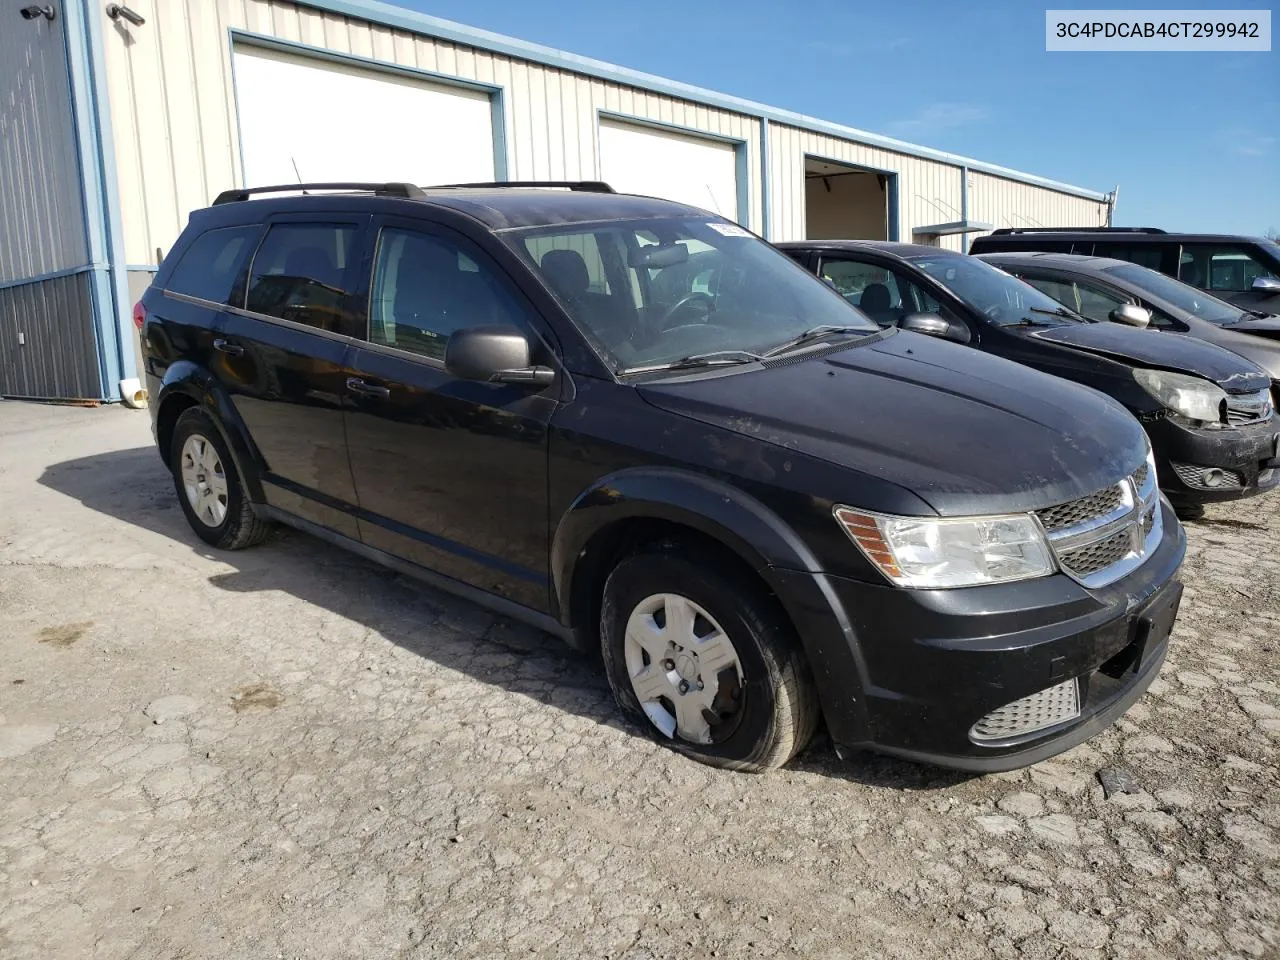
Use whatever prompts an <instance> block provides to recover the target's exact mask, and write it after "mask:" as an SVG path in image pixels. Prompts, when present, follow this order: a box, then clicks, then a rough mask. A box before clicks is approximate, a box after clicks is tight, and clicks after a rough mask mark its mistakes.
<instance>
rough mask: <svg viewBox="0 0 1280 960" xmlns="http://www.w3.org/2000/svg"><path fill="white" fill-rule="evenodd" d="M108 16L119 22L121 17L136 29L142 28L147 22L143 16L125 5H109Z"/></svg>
mask: <svg viewBox="0 0 1280 960" xmlns="http://www.w3.org/2000/svg"><path fill="white" fill-rule="evenodd" d="M107 16H108V17H110V18H111V19H112V20H119V19H120V18H121V17H124V18H125V19H126V20H128V21H129V22H130V23H132V24H133V25H134V26H135V27H140V26H142V25H143V24H144V23H146V22H147V21H146V19H145V18H144V17H143V16H142V14H140V13H138V12H136V11H134V10H130V9H129V8H128V7H126V6H125V5H124V4H123V3H108V4H107Z"/></svg>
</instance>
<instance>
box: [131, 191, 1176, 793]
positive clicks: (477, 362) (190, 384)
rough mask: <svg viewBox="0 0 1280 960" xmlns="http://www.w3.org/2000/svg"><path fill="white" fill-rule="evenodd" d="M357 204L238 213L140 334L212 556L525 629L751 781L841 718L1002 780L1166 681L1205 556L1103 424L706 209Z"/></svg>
mask: <svg viewBox="0 0 1280 960" xmlns="http://www.w3.org/2000/svg"><path fill="white" fill-rule="evenodd" d="M340 186H341V187H342V188H344V189H345V191H346V192H333V188H334V187H335V185H328V188H329V189H326V186H325V185H309V186H308V187H307V189H308V191H309V195H306V196H272V195H271V194H273V193H274V194H280V193H281V192H283V191H285V190H292V191H297V190H298V189H300V188H299V187H297V186H293V187H288V188H262V189H259V190H240V191H231V192H229V193H227V194H224V195H222V196H221V197H219V199H218V201H217V202H215V204H214V205H213V206H212V207H210V208H209V209H205V210H199V211H197V212H195V213H194V214H192V216H191V220H190V223H189V225H188V227H187V229H186V230H185V231H184V232H183V234H182V237H181V238H180V239H179V240H178V242H177V244H176V245H175V246H174V248H173V250H172V252H171V253H170V255H169V256H168V257H167V258H166V259H165V262H164V264H163V266H162V267H161V268H160V271H159V273H158V274H157V275H156V278H155V281H154V283H153V284H152V286H151V287H150V288H149V289H148V290H147V292H146V294H145V295H144V296H143V298H142V301H141V302H140V303H139V305H138V307H137V315H136V319H137V320H138V322H139V324H140V326H141V329H142V336H143V343H144V353H145V359H146V370H147V377H148V385H149V387H150V389H151V395H152V397H153V398H155V399H154V400H153V403H152V407H151V409H152V412H153V417H154V429H155V436H156V442H157V444H158V446H159V449H160V454H161V456H162V457H163V458H164V460H165V462H166V463H167V464H168V465H169V467H170V469H171V470H172V473H173V477H174V483H175V488H176V491H177V495H178V499H179V501H180V503H181V505H182V509H183V510H184V511H185V513H186V515H187V518H188V520H189V522H190V524H191V526H192V528H193V529H194V530H195V532H196V533H197V534H198V535H199V536H200V537H201V538H202V539H203V540H205V541H207V542H208V543H211V544H214V545H216V546H219V547H223V548H229V549H234V548H239V547H244V546H248V545H250V544H252V543H254V542H256V541H258V540H260V539H261V538H262V537H263V535H264V534H265V531H266V528H267V524H268V523H269V522H271V521H280V522H283V523H287V524H290V525H292V526H294V527H297V528H299V529H301V530H303V531H306V532H309V533H312V534H315V535H316V536H319V537H322V538H324V539H327V540H330V541H332V542H334V543H337V544H340V545H341V546H343V547H346V548H348V549H350V550H353V551H355V552H357V553H360V554H362V555H363V556H365V557H368V558H370V559H372V560H375V561H377V562H379V563H383V564H386V565H388V566H390V567H392V568H394V569H397V570H401V571H405V572H407V573H410V574H412V575H414V576H418V577H421V578H423V579H424V580H426V581H428V582H430V583H434V584H437V585H439V586H441V587H443V588H445V589H448V590H452V591H455V592H457V593H459V594H461V595H463V596H466V597H469V598H472V599H474V600H476V601H478V602H480V603H484V604H487V605H489V606H490V607H492V608H494V609H496V610H499V611H502V612H505V613H507V614H509V615H512V616H515V617H519V618H522V619H524V620H525V621H527V622H529V623H532V624H535V625H537V626H538V627H541V628H543V629H546V630H548V631H551V632H553V633H556V634H559V635H560V636H562V637H564V638H565V639H566V640H568V641H569V642H570V643H571V644H573V645H574V646H576V647H577V648H579V649H581V650H585V651H594V652H598V653H599V654H601V655H602V657H603V661H604V669H605V671H606V673H607V676H608V679H609V683H610V685H611V687H612V689H613V692H614V694H615V696H616V698H617V700H618V702H619V704H620V705H621V707H622V709H623V710H624V712H625V713H626V714H627V715H628V716H630V717H632V718H633V719H635V721H636V722H638V723H640V724H641V725H643V726H644V727H645V728H646V729H647V730H648V731H649V732H650V733H651V734H653V735H655V736H657V737H658V738H659V739H660V740H662V741H664V742H666V743H669V744H671V745H672V746H674V747H675V748H677V749H679V750H682V751H684V752H685V753H687V754H689V755H691V756H693V757H696V758H697V759H699V760H702V761H704V762H708V763H713V764H718V765H721V766H725V767H730V768H733V769H741V770H763V769H766V768H769V767H772V766H776V765H778V764H781V763H784V762H786V761H787V759H788V758H790V757H791V756H792V755H794V754H795V753H796V752H797V751H798V750H800V749H801V748H803V747H804V745H805V744H806V742H807V741H808V740H809V739H810V737H811V735H812V734H813V732H814V730H815V728H816V726H817V724H818V723H819V721H820V720H825V722H826V726H827V728H828V730H829V731H830V734H831V738H832V740H833V741H834V743H835V744H836V745H837V749H838V751H839V752H840V753H841V755H842V756H843V755H846V754H847V752H848V751H849V750H851V749H855V748H872V749H878V750H884V751H889V752H892V753H896V754H900V755H904V756H907V757H912V758H916V759H920V760H924V761H930V762H934V763H938V764H944V765H950V766H955V767H962V768H968V769H977V770H999V769H1007V768H1012V767H1016V766H1020V765H1023V764H1027V763H1031V762H1034V761H1036V760H1039V759H1041V758H1043V757H1047V756H1050V755H1052V754H1055V753H1057V752H1059V751H1061V750H1064V749H1066V748H1067V747H1069V746H1071V745H1073V744H1075V743H1079V742H1080V741H1082V740H1084V739H1086V738H1087V737H1089V736H1091V735H1092V734H1094V733H1096V732H1097V731H1099V730H1101V729H1102V728H1104V727H1105V726H1106V725H1108V724H1110V723H1111V722H1112V721H1113V720H1115V719H1116V718H1117V717H1118V716H1120V715H1121V714H1122V713H1123V712H1124V711H1125V710H1126V709H1127V708H1128V706H1129V704H1131V703H1132V702H1133V701H1134V700H1135V699H1136V698H1137V697H1138V696H1139V695H1140V694H1141V693H1142V691H1143V690H1144V689H1145V688H1146V687H1147V685H1148V684H1149V683H1150V682H1151V680H1152V679H1153V678H1154V677H1155V675H1156V673H1157V671H1158V670H1159V669H1160V664H1161V662H1162V661H1163V659H1164V656H1165V651H1166V649H1167V641H1168V637H1169V633H1170V629H1171V627H1172V625H1173V622H1174V619H1175V616H1176V614H1177V610H1178V603H1179V598H1180V596H1181V589H1182V588H1181V585H1180V584H1179V582H1178V580H1177V573H1178V569H1179V566H1180V564H1181V562H1182V559H1183V555H1184V552H1185V548H1186V541H1185V538H1184V535H1183V532H1182V528H1181V526H1180V525H1179V523H1178V521H1177V520H1176V519H1175V517H1174V515H1173V513H1172V510H1171V508H1170V507H1169V505H1168V503H1167V501H1165V500H1164V499H1163V498H1162V497H1161V495H1160V493H1159V491H1158V489H1157V487H1156V483H1155V468H1154V464H1153V461H1152V458H1151V451H1150V447H1149V445H1148V443H1147V439H1146V436H1145V435H1144V433H1143V431H1142V428H1141V426H1140V425H1139V424H1138V423H1137V422H1136V421H1135V420H1134V419H1133V418H1132V417H1131V416H1130V415H1129V414H1128V413H1127V412H1126V411H1125V410H1124V409H1123V408H1122V407H1121V406H1120V405H1119V404H1117V403H1115V402H1114V401H1112V400H1110V399H1108V398H1107V397H1105V396H1103V395H1102V394H1100V393H1097V392H1095V391H1091V390H1086V389H1083V388H1081V387H1078V386H1076V385H1074V384H1071V383H1068V382H1066V381H1065V380H1061V379H1058V378H1056V377H1049V376H1045V375H1043V374H1041V373H1038V372H1036V371H1034V370H1031V369H1029V368H1028V367H1025V366H1020V365H1017V364H1013V363H1009V362H1007V361H1004V360H1001V359H999V358H996V357H991V356H986V355H983V354H982V353H980V352H978V351H975V350H966V349H963V348H960V347H957V346H956V345H954V344H951V343H946V342H944V341H940V340H936V339H931V338H928V337H922V336H918V335H916V334H912V333H907V332H901V331H898V330H895V329H889V330H884V329H881V328H880V327H879V326H877V325H876V324H875V323H873V322H871V321H870V320H869V319H867V318H866V317H865V316H864V315H863V314H862V313H860V312H859V311H858V310H857V309H855V308H853V307H851V306H850V305H849V304H847V303H846V302H845V301H844V300H842V299H841V298H840V297H839V296H837V295H835V294H834V293H833V292H832V291H831V290H830V289H829V288H827V287H826V286H825V285H824V284H822V283H819V282H818V281H817V280H816V279H814V278H813V277H812V276H808V275H806V274H805V272H804V271H803V270H801V269H799V268H798V267H797V266H795V264H793V263H791V262H790V261H789V260H788V259H787V258H786V257H784V256H782V255H781V254H779V253H778V252H777V251H776V250H774V249H772V248H771V247H770V246H769V245H768V244H766V243H765V242H764V241H762V240H760V239H759V238H758V237H756V236H754V235H753V234H751V233H749V232H748V231H746V230H744V229H743V228H741V227H739V226H738V225H736V224H734V223H730V222H728V221H726V220H723V219H721V218H720V217H717V216H715V215H713V214H710V213H707V212H705V211H702V210H698V209H695V208H692V207H687V206H683V205H680V204H676V203H670V202H666V201H662V200H654V199H649V198H643V197H635V196H626V195H619V194H615V193H613V192H612V191H611V190H609V188H608V187H607V186H605V185H603V184H598V183H583V184H557V185H554V186H557V187H559V188H560V189H550V188H549V187H550V186H552V185H548V184H541V185H529V184H522V185H503V184H489V185H472V186H468V187H441V188H430V189H426V190H422V189H419V188H417V187H413V186H410V185H406V184H383V185H352V184H344V185H340ZM566 188H567V189H566ZM254 197H261V199H254ZM422 707H423V709H430V703H429V701H427V702H424V703H423V705H422Z"/></svg>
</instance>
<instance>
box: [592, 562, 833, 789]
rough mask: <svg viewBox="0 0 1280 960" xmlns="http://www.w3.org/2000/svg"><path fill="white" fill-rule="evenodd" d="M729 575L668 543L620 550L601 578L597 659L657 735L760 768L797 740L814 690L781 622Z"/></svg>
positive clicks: (705, 757) (630, 709)
mask: <svg viewBox="0 0 1280 960" xmlns="http://www.w3.org/2000/svg"><path fill="white" fill-rule="evenodd" d="M735 574H736V571H731V570H726V566H725V564H724V563H723V562H721V558H718V557H715V556H709V555H705V554H703V553H702V552H701V551H693V550H689V549H688V548H682V547H681V545H680V544H677V543H664V544H661V545H657V546H655V547H653V548H651V549H647V550H645V551H643V552H641V553H638V554H635V555H633V556H631V557H629V558H627V559H625V560H623V561H622V562H621V563H619V564H618V566H617V567H615V568H614V570H613V572H612V573H611V574H610V575H609V578H608V580H607V581H606V583H605V588H604V603H603V605H602V610H601V618H600V628H601V639H602V646H603V653H604V663H605V669H606V672H607V674H608V677H609V684H610V686H611V687H612V689H613V694H614V697H615V699H617V701H618V704H619V706H621V707H622V709H623V711H624V712H625V713H626V714H628V715H629V716H630V717H632V718H633V719H634V720H636V721H637V722H638V723H641V724H642V725H644V726H645V728H646V729H648V730H649V731H650V733H652V734H654V735H655V737H656V739H658V740H659V741H660V742H663V743H667V744H668V745H670V746H671V747H673V748H675V749H676V750H679V751H680V752H682V753H685V754H688V755H689V756H691V757H693V758H695V759H697V760H700V761H702V762H704V763H709V764H712V765H714V766H720V767H727V768H730V769H735V770H748V771H752V772H761V771H764V770H768V769H771V768H773V767H777V766H781V765H782V764H784V763H786V762H787V761H788V760H790V759H791V757H793V756H794V755H795V754H796V753H798V752H799V751H800V750H801V749H803V748H804V747H805V745H806V744H807V743H808V742H809V740H810V738H811V737H812V736H813V732H814V730H815V729H816V727H817V722H818V701H817V696H816V693H815V691H814V689H813V679H812V677H811V675H810V673H809V669H808V665H807V664H806V663H805V660H804V657H803V655H802V653H801V652H800V649H799V645H798V643H797V642H796V638H795V636H794V632H793V630H792V629H791V625H790V623H789V622H788V621H787V619H786V617H785V616H783V614H782V613H781V611H780V610H778V609H777V605H776V603H775V602H774V601H773V600H772V598H770V597H768V595H767V594H765V592H764V590H763V589H762V585H761V584H759V583H756V582H752V581H750V580H749V579H748V578H747V577H746V576H738V575H735Z"/></svg>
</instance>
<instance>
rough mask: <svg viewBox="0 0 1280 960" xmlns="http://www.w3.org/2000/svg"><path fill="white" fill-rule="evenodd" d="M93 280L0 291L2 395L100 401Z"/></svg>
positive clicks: (85, 277) (84, 276) (78, 277)
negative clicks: (90, 291)
mask: <svg viewBox="0 0 1280 960" xmlns="http://www.w3.org/2000/svg"><path fill="white" fill-rule="evenodd" d="M90 282H91V274H89V273H78V274H73V275H72V276H68V277H58V278H57V279H54V280H43V281H40V282H39V283H25V284H22V285H21V286H17V287H6V288H4V289H2V290H0V318H3V330H0V396H5V397H37V398H40V399H54V398H57V399H66V398H85V397H88V398H98V397H101V395H102V393H101V391H102V386H101V383H102V382H101V374H100V373H99V369H98V344H97V338H96V335H95V332H94V324H93V311H92V309H91V305H90V301H89V284H90ZM19 334H21V335H22V339H23V340H24V341H25V343H23V344H19V342H18V341H19Z"/></svg>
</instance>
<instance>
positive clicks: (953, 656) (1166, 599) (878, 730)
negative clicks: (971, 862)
mask: <svg viewBox="0 0 1280 960" xmlns="http://www.w3.org/2000/svg"><path fill="white" fill-rule="evenodd" d="M1161 510H1163V511H1164V515H1163V519H1164V527H1165V535H1164V539H1163V541H1162V542H1161V544H1160V545H1159V546H1158V547H1157V548H1156V549H1155V551H1154V552H1153V553H1152V554H1151V555H1150V556H1149V557H1148V558H1147V560H1146V561H1145V562H1144V563H1143V564H1142V565H1141V566H1140V567H1138V568H1137V569H1136V570H1134V571H1133V572H1132V573H1131V574H1129V575H1128V576H1126V577H1124V578H1122V579H1120V580H1118V581H1116V582H1115V583H1112V584H1110V585H1108V586H1106V587H1101V588H1098V589H1093V590H1086V589H1085V588H1084V587H1082V586H1081V585H1080V584H1079V583H1077V582H1076V581H1075V580H1073V579H1071V578H1070V577H1068V576H1067V575H1065V574H1057V575H1054V576H1051V577H1044V578H1041V579H1038V580H1027V581H1023V582H1020V583H1010V584H997V585H993V586H986V587H969V588H963V589H956V590H904V589H901V588H898V587H892V586H887V585H880V584H870V583H863V582H860V581H855V580H849V579H845V578H841V577H832V576H825V575H821V574H819V575H814V574H808V573H799V572H790V571H775V574H776V575H777V577H778V582H779V585H780V588H781V589H780V591H779V596H780V597H781V599H782V600H783V603H784V604H785V605H786V606H787V608H788V610H789V612H790V613H791V614H792V617H793V619H794V620H795V622H796V625H797V628H798V630H799V631H800V634H801V636H802V637H803V639H804V642H805V646H806V649H807V650H808V652H809V656H810V662H811V663H812V664H813V669H814V676H815V679H816V681H817V683H818V686H819V693H820V696H821V698H822V703H823V711H824V715H825V718H826V721H827V727H828V729H829V731H830V733H831V738H832V740H833V741H834V742H835V744H836V746H837V749H838V750H839V751H840V752H841V753H842V754H843V753H844V752H846V751H848V750H857V749H873V750H877V751H881V752H886V753H892V754H897V755H900V756H905V757H909V758H911V759H915V760H920V761H925V762H929V763H934V764H938V765H940V766H947V767H955V768H959V769H967V770H980V771H997V770H1009V769H1013V768H1016V767H1021V766H1025V765H1026V764H1029V763H1035V762H1037V761H1039V760H1042V759H1044V758H1046V757H1049V756H1052V755H1054V754H1056V753H1060V752H1062V751H1063V750H1067V749H1069V748H1070V747H1073V746H1075V745H1076V744H1078V743H1080V742H1081V741H1083V740H1086V739H1088V738H1089V737H1091V736H1093V735H1094V734H1095V733H1097V732H1098V731H1099V730H1102V729H1104V728H1105V727H1106V726H1108V725H1109V724H1111V723H1112V722H1113V721H1114V720H1115V719H1116V718H1117V717H1119V716H1120V715H1121V714H1123V713H1124V711H1125V710H1127V709H1128V707H1129V706H1130V704H1132V703H1133V701H1134V700H1136V699H1137V698H1138V697H1139V696H1140V695H1141V694H1142V692H1143V691H1144V690H1146V688H1147V686H1148V685H1149V684H1150V683H1151V681H1152V680H1153V679H1154V678H1155V676H1156V674H1157V673H1158V672H1159V669H1160V664H1161V663H1162V662H1163V660H1164V655H1165V651H1166V649H1167V637H1168V627H1169V626H1171V625H1172V620H1173V617H1174V615H1175V614H1176V610H1177V603H1178V601H1179V598H1180V596H1181V590H1182V587H1181V584H1180V583H1179V582H1178V581H1177V573H1178V569H1179V567H1180V566H1181V564H1182V560H1183V557H1184V556H1185V554H1186V535H1185V534H1184V532H1183V530H1182V527H1181V525H1180V524H1179V523H1178V521H1177V520H1176V519H1175V518H1174V516H1173V512H1172V509H1171V508H1170V506H1169V505H1168V504H1167V503H1166V502H1164V501H1162V502H1161ZM1072 678H1077V679H1078V681H1079V708H1080V709H1079V714H1078V716H1075V717H1073V718H1071V719H1069V720H1066V721H1064V722H1062V723H1058V724H1056V725H1054V726H1051V727H1048V728H1045V729H1042V730H1038V731H1035V732H1033V733H1029V734H1028V735H1026V736H1024V737H1016V738H1010V739H1009V740H1006V741H1001V742H1000V743H998V744H993V743H988V742H979V741H978V740H975V739H974V738H973V737H972V736H971V730H972V728H973V726H974V724H975V723H977V722H978V721H979V720H980V719H982V718H984V717H986V716H987V715H988V714H990V713H991V712H992V711H995V710H998V709H999V708H1001V707H1004V706H1006V705H1008V704H1010V703H1012V702H1014V701H1018V700H1021V699H1023V698H1024V697H1028V696H1030V695H1032V694H1035V693H1038V692H1039V691H1042V690H1045V689H1046V688H1048V687H1052V686H1054V685H1057V684H1061V683H1062V682H1063V681H1066V680H1070V679H1072Z"/></svg>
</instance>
